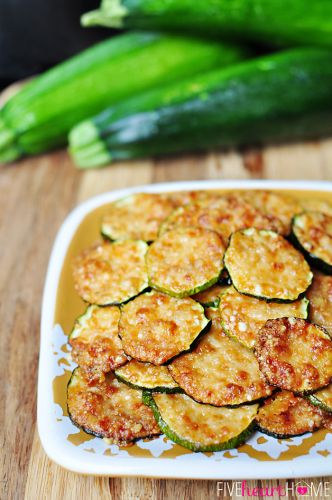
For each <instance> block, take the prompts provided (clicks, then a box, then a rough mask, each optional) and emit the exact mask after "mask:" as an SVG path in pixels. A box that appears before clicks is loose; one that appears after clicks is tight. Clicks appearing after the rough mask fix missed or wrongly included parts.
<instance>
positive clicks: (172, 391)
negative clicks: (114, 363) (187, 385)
mask: <svg viewBox="0 0 332 500" xmlns="http://www.w3.org/2000/svg"><path fill="white" fill-rule="evenodd" d="M115 376H116V378H117V379H118V380H119V381H120V382H123V383H124V384H126V385H128V387H131V388H132V389H137V390H140V391H145V392H147V393H149V392H151V393H152V392H164V393H166V394H183V392H184V391H183V390H182V389H181V387H173V388H169V387H164V386H157V387H153V389H148V388H147V387H144V386H142V385H138V384H132V383H131V382H129V381H128V380H126V379H125V378H123V377H121V376H120V375H118V374H117V373H115Z"/></svg>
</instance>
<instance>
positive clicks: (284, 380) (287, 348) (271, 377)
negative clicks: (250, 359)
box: [255, 318, 332, 394]
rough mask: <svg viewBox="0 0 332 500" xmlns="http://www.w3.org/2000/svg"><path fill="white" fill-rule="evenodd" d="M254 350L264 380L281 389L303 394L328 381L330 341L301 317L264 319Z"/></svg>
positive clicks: (331, 373)
mask: <svg viewBox="0 0 332 500" xmlns="http://www.w3.org/2000/svg"><path fill="white" fill-rule="evenodd" d="M255 353H256V356H257V359H258V362H259V366H260V369H261V370H262V372H263V373H264V375H265V376H266V378H267V380H268V382H269V383H270V384H271V385H274V386H277V387H280V388H281V389H285V390H288V391H293V392H296V393H300V394H305V393H308V392H312V391H315V390H317V389H320V388H321V387H325V386H327V385H328V384H329V383H330V382H331V381H332V341H331V339H330V337H329V335H328V333H327V332H326V331H325V330H324V329H323V328H321V327H319V326H317V325H314V324H313V323H309V321H306V320H304V319H299V318H278V319H271V320H268V321H267V322H266V323H265V326H264V327H263V328H262V329H261V330H260V332H259V335H258V337H257V340H256V344H255Z"/></svg>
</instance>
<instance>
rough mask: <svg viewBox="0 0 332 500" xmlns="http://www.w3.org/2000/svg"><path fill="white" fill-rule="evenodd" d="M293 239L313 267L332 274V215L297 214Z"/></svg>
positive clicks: (293, 225) (294, 220) (294, 219)
mask: <svg viewBox="0 0 332 500" xmlns="http://www.w3.org/2000/svg"><path fill="white" fill-rule="evenodd" d="M305 224H307V227H305ZM291 240H292V241H293V243H294V245H295V246H296V247H297V248H299V249H300V250H301V252H302V253H303V254H304V256H305V257H306V259H307V260H308V262H310V264H311V265H312V266H313V267H315V268H317V269H320V270H321V271H323V272H325V273H326V274H332V215H328V214H324V213H321V212H303V213H301V214H299V215H296V216H295V217H294V218H293V221H292V233H291Z"/></svg>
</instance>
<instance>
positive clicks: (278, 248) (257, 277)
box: [224, 228, 313, 302]
mask: <svg viewBox="0 0 332 500" xmlns="http://www.w3.org/2000/svg"><path fill="white" fill-rule="evenodd" d="M224 262H225V266H226V269H227V271H228V273H229V275H230V277H231V280H232V283H233V286H234V288H236V290H237V291H238V292H240V293H244V294H246V295H251V296H253V297H257V298H259V299H264V300H268V301H269V300H272V301H280V302H293V301H294V300H296V299H298V298H299V296H300V295H301V294H303V293H304V292H305V291H306V290H307V288H308V287H309V286H310V284H311V281H312V277H313V274H312V272H311V270H310V267H309V265H308V264H307V262H306V260H305V259H304V257H303V255H302V254H301V253H300V252H298V251H297V250H296V249H295V248H294V247H293V246H292V245H291V244H290V243H289V242H288V241H287V240H286V239H285V238H283V237H282V236H280V235H279V234H277V233H275V232H273V231H265V230H259V229H255V228H250V229H245V230H243V231H237V232H236V233H234V234H232V236H231V238H230V241H229V245H228V247H227V249H226V253H225V259H224Z"/></svg>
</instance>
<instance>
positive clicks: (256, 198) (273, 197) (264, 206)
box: [242, 190, 303, 235]
mask: <svg viewBox="0 0 332 500" xmlns="http://www.w3.org/2000/svg"><path fill="white" fill-rule="evenodd" d="M242 196H243V198H244V199H245V200H246V201H247V202H248V203H251V204H252V205H253V206H254V207H256V208H257V209H259V210H260V211H261V212H262V213H264V214H266V215H267V216H269V217H271V218H272V220H275V219H277V220H278V221H279V222H280V228H279V231H277V232H279V233H280V234H283V235H288V234H289V233H290V231H291V224H292V218H293V217H294V215H296V214H298V213H300V212H302V210H303V209H302V206H301V204H300V203H299V201H298V200H296V199H295V198H292V197H291V196H288V195H285V194H281V193H278V192H276V191H275V192H273V191H264V190H248V191H244V192H243V194H242ZM253 226H255V225H254V224H253Z"/></svg>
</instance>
